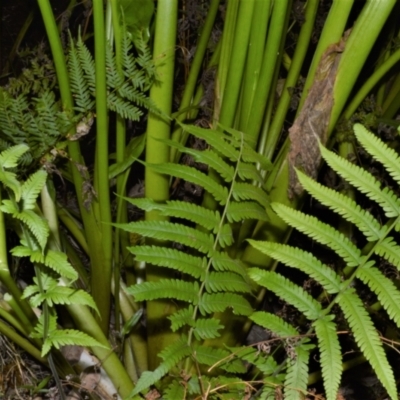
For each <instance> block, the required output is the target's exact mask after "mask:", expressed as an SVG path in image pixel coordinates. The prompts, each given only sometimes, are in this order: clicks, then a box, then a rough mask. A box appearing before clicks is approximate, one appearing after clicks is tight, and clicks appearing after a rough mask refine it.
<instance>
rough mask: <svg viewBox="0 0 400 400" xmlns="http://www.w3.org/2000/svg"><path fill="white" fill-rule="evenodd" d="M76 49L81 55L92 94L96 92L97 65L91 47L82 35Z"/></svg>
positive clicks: (80, 60)
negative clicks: (89, 47) (87, 45)
mask: <svg viewBox="0 0 400 400" xmlns="http://www.w3.org/2000/svg"><path fill="white" fill-rule="evenodd" d="M76 50H77V54H78V57H79V63H80V65H81V67H82V69H83V71H84V75H85V81H86V82H87V84H88V86H89V88H90V90H91V92H92V94H94V90H95V88H96V81H95V76H96V67H95V65H94V60H93V56H92V54H91V53H90V51H89V49H88V48H87V47H86V46H85V43H84V42H83V40H82V38H81V36H79V37H78V41H77V43H76Z"/></svg>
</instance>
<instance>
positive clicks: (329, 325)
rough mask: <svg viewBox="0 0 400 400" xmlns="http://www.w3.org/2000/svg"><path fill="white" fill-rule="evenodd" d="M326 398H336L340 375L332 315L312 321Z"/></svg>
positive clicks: (337, 341) (337, 346)
mask: <svg viewBox="0 0 400 400" xmlns="http://www.w3.org/2000/svg"><path fill="white" fill-rule="evenodd" d="M313 326H314V328H315V333H316V335H317V338H318V348H319V352H320V362H321V368H322V377H323V379H324V388H325V394H326V398H327V400H336V398H337V393H338V390H339V384H340V378H341V376H342V354H341V351H340V343H339V339H338V335H337V333H336V325H335V323H334V322H333V321H332V316H325V317H323V318H321V319H317V320H316V321H314V323H313Z"/></svg>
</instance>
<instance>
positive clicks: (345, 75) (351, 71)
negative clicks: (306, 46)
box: [329, 0, 396, 132]
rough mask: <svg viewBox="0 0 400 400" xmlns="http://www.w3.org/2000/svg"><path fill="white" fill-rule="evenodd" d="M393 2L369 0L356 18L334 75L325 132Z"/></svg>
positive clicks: (332, 121)
mask: <svg viewBox="0 0 400 400" xmlns="http://www.w3.org/2000/svg"><path fill="white" fill-rule="evenodd" d="M395 4H396V0H382V1H379V2H377V1H375V0H369V1H367V3H366V4H365V6H364V8H363V10H362V11H361V13H360V15H359V17H358V18H357V21H356V23H355V24H354V28H353V30H352V31H351V34H350V37H349V39H348V41H347V43H346V46H345V49H344V52H343V54H342V57H341V59H340V63H339V67H338V72H337V75H336V80H335V85H334V88H333V97H334V100H335V102H334V106H333V109H332V114H331V119H330V124H329V132H332V130H333V129H334V127H335V124H336V122H337V121H338V119H339V116H340V114H341V112H342V110H343V107H344V106H345V104H346V102H347V100H348V97H349V95H350V93H351V90H352V89H353V86H354V84H355V82H356V80H357V78H358V77H359V74H360V72H361V69H362V67H363V66H364V63H365V61H366V59H367V57H368V55H369V53H370V51H371V49H372V46H373V45H374V44H375V41H376V39H377V37H378V35H379V33H380V32H381V30H382V28H383V26H384V24H385V22H386V20H387V18H388V17H389V14H390V12H391V11H392V9H393V7H394V5H395Z"/></svg>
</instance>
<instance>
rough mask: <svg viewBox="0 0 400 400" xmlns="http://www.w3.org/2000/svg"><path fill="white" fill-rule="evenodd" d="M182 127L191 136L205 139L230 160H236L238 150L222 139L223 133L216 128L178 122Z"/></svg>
mask: <svg viewBox="0 0 400 400" xmlns="http://www.w3.org/2000/svg"><path fill="white" fill-rule="evenodd" d="M179 125H180V126H181V127H182V129H183V130H184V131H186V132H189V133H190V134H192V135H193V136H196V137H198V138H200V139H203V140H205V141H206V142H207V143H208V144H209V145H210V146H211V147H212V148H214V149H218V152H219V153H221V154H222V155H223V156H225V157H226V158H228V159H229V160H230V161H233V162H237V160H238V159H239V155H240V153H239V151H238V150H236V148H235V147H234V146H232V145H231V144H229V143H228V142H227V141H226V140H224V138H225V135H224V134H223V133H222V132H221V131H218V130H214V129H204V128H200V127H199V126H195V125H186V124H182V123H180V124H179Z"/></svg>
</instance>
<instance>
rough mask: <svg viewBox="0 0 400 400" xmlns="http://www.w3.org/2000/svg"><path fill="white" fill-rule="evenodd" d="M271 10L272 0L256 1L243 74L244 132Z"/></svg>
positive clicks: (257, 77) (242, 107) (242, 114)
mask: <svg viewBox="0 0 400 400" xmlns="http://www.w3.org/2000/svg"><path fill="white" fill-rule="evenodd" d="M270 12H271V0H266V1H256V3H255V5H254V12H253V19H252V21H251V31H250V38H249V48H248V55H247V60H246V67H245V72H244V76H243V89H242V99H241V104H240V109H241V113H240V121H239V129H240V130H241V131H243V132H246V130H247V124H248V123H249V118H250V116H251V114H252V112H251V107H252V104H253V101H254V96H255V93H256V91H257V84H258V79H259V76H260V73H261V65H262V59H263V54H264V48H265V38H266V36H267V30H268V23H269V16H270Z"/></svg>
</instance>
